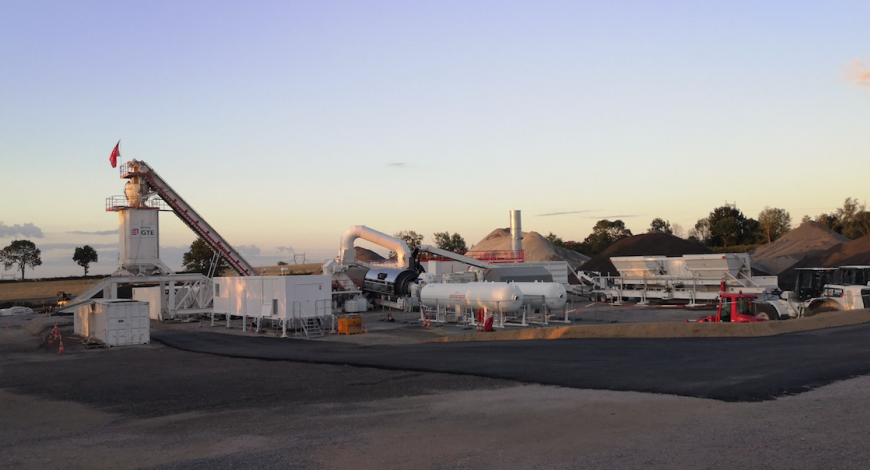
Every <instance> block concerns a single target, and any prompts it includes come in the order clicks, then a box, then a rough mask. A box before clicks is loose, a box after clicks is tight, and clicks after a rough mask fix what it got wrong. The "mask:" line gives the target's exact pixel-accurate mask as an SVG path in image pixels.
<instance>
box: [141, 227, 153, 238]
mask: <svg viewBox="0 0 870 470" xmlns="http://www.w3.org/2000/svg"><path fill="white" fill-rule="evenodd" d="M139 235H141V236H143V237H153V236H155V235H157V232H156V231H154V229H153V228H143V229H142V230H140V231H139Z"/></svg>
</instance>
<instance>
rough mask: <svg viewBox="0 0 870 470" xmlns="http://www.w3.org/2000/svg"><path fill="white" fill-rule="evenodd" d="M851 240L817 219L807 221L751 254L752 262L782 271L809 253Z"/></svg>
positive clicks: (771, 270)
mask: <svg viewBox="0 0 870 470" xmlns="http://www.w3.org/2000/svg"><path fill="white" fill-rule="evenodd" d="M848 241H849V239H848V238H846V237H844V236H842V235H840V234H839V233H837V232H834V231H833V230H830V229H828V228H827V227H825V226H823V225H820V224H818V223H816V222H806V223H804V224H801V226H800V227H798V228H796V229H794V230H792V231H790V232H788V233H786V234H785V235H783V236H782V237H781V238H780V239H779V240H776V241H775V242H773V243H768V244H766V245H762V246H760V247H758V248H756V249H755V250H754V251H752V252H751V253H749V256H750V258H751V259H752V265H753V266H757V267H758V268H760V269H763V270H765V271H767V272H769V273H772V274H779V273H781V272H783V271H785V270H786V269H788V268H789V267H791V266H793V265H794V264H795V263H797V262H799V261H801V260H802V259H804V258H806V257H807V256H810V255H813V254H815V253H818V252H821V251H824V250H827V249H828V248H831V247H832V246H834V245H837V244H839V243H843V242H848Z"/></svg>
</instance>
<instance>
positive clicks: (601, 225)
mask: <svg viewBox="0 0 870 470" xmlns="http://www.w3.org/2000/svg"><path fill="white" fill-rule="evenodd" d="M631 235H632V234H631V230H629V229H627V228H625V222H623V221H621V220H614V221H610V220H607V219H602V220H599V221H598V222H596V223H595V226H594V227H592V233H591V234H590V235H589V236H588V237H586V239H585V240H583V244H584V245H586V246H587V247H589V252H590V253H592V254H596V255H597V254H598V253H601V252H602V251H604V250H606V249H607V248H608V247H610V246H611V245H613V244H614V243H616V242H618V241H619V240H622V239H623V238H628V237H630V236H631Z"/></svg>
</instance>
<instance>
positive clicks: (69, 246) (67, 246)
mask: <svg viewBox="0 0 870 470" xmlns="http://www.w3.org/2000/svg"><path fill="white" fill-rule="evenodd" d="M85 245H90V247H91V248H93V249H95V250H98V249H100V248H115V249H117V248H118V244H117V243H41V244H37V245H36V247H37V248H39V249H40V250H43V251H48V250H73V249H75V248H78V247H80V246H85Z"/></svg>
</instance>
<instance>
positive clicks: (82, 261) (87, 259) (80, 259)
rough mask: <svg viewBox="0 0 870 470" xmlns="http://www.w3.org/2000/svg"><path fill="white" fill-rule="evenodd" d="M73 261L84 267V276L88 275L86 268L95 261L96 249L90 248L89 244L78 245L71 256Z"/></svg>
mask: <svg viewBox="0 0 870 470" xmlns="http://www.w3.org/2000/svg"><path fill="white" fill-rule="evenodd" d="M72 259H73V261H75V262H76V264H78V265H79V266H81V267H83V268H85V276H87V275H88V268H89V267H90V265H91V263H96V262H97V250H95V249H93V248H91V246H90V245H85V246H80V247H78V248H76V251H75V253H73V257H72Z"/></svg>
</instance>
